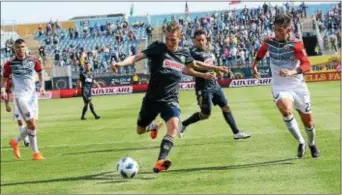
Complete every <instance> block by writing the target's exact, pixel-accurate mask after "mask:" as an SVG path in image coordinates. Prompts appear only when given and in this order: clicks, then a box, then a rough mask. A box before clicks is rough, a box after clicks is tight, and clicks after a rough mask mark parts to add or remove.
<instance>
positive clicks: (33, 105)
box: [13, 96, 38, 121]
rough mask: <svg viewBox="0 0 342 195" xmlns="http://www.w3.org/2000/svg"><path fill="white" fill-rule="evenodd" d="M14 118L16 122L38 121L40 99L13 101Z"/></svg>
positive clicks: (25, 98)
mask: <svg viewBox="0 0 342 195" xmlns="http://www.w3.org/2000/svg"><path fill="white" fill-rule="evenodd" d="M13 104H14V106H13V107H14V108H13V118H14V120H16V121H18V120H22V119H23V120H24V121H28V120H31V119H35V120H38V97H37V96H31V97H28V98H27V97H19V98H17V97H14V99H13Z"/></svg>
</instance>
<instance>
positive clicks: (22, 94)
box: [1, 39, 45, 160]
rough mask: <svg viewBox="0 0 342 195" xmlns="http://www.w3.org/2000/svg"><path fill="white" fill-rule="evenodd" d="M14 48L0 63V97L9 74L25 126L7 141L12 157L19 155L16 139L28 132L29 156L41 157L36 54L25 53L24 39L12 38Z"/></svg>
mask: <svg viewBox="0 0 342 195" xmlns="http://www.w3.org/2000/svg"><path fill="white" fill-rule="evenodd" d="M14 50H15V57H14V58H13V59H11V60H9V61H7V62H6V63H5V64H4V68H3V69H4V72H3V76H2V78H1V98H2V99H7V98H8V95H7V93H6V88H5V86H6V82H7V80H8V77H9V76H10V75H12V82H13V96H14V99H13V101H14V103H15V104H16V106H17V107H18V110H19V113H20V116H21V117H22V119H23V120H24V121H25V122H26V128H25V130H24V131H22V132H21V133H20V135H19V136H18V137H17V138H16V139H11V140H10V143H9V144H10V146H11V147H12V148H13V153H14V155H15V157H17V158H21V156H20V150H19V144H18V143H19V142H20V141H21V140H23V139H24V138H25V136H27V135H28V136H29V140H30V144H31V148H32V152H33V156H32V160H43V159H44V157H43V156H42V155H41V153H40V152H39V150H38V144H37V121H36V118H37V115H38V97H37V94H36V90H35V89H36V87H35V72H37V73H38V76H39V81H40V84H41V87H40V93H41V94H44V93H45V90H44V78H43V74H42V67H41V65H40V63H39V61H38V59H37V58H36V57H34V56H29V55H26V43H25V41H24V40H23V39H17V40H16V41H15V43H14Z"/></svg>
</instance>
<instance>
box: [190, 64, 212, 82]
mask: <svg viewBox="0 0 342 195" xmlns="http://www.w3.org/2000/svg"><path fill="white" fill-rule="evenodd" d="M183 74H186V75H190V76H194V77H200V78H204V79H214V78H215V76H214V75H212V74H210V73H202V72H198V71H196V70H194V69H193V68H192V67H191V65H189V66H185V67H184V69H183Z"/></svg>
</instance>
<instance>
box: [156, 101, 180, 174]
mask: <svg viewBox="0 0 342 195" xmlns="http://www.w3.org/2000/svg"><path fill="white" fill-rule="evenodd" d="M179 116H180V110H179V106H178V103H168V104H165V105H164V106H162V110H161V117H162V118H163V119H164V121H166V126H167V133H166V135H165V136H164V138H163V140H162V142H161V144H160V152H159V156H158V161H157V163H156V164H155V166H154V168H153V171H154V172H155V173H158V172H160V171H166V170H167V169H168V168H169V167H170V166H171V161H169V160H166V158H167V156H168V155H169V153H170V151H171V149H172V147H173V142H174V139H175V137H176V135H177V130H178V124H179Z"/></svg>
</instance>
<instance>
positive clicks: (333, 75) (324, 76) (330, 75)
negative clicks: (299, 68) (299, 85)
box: [304, 71, 341, 82]
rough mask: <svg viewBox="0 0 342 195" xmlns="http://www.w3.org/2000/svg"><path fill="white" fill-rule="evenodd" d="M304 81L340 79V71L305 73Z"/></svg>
mask: <svg viewBox="0 0 342 195" xmlns="http://www.w3.org/2000/svg"><path fill="white" fill-rule="evenodd" d="M304 77H305V81H306V82H321V81H340V80H341V72H336V71H335V72H317V73H307V74H305V76H304Z"/></svg>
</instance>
